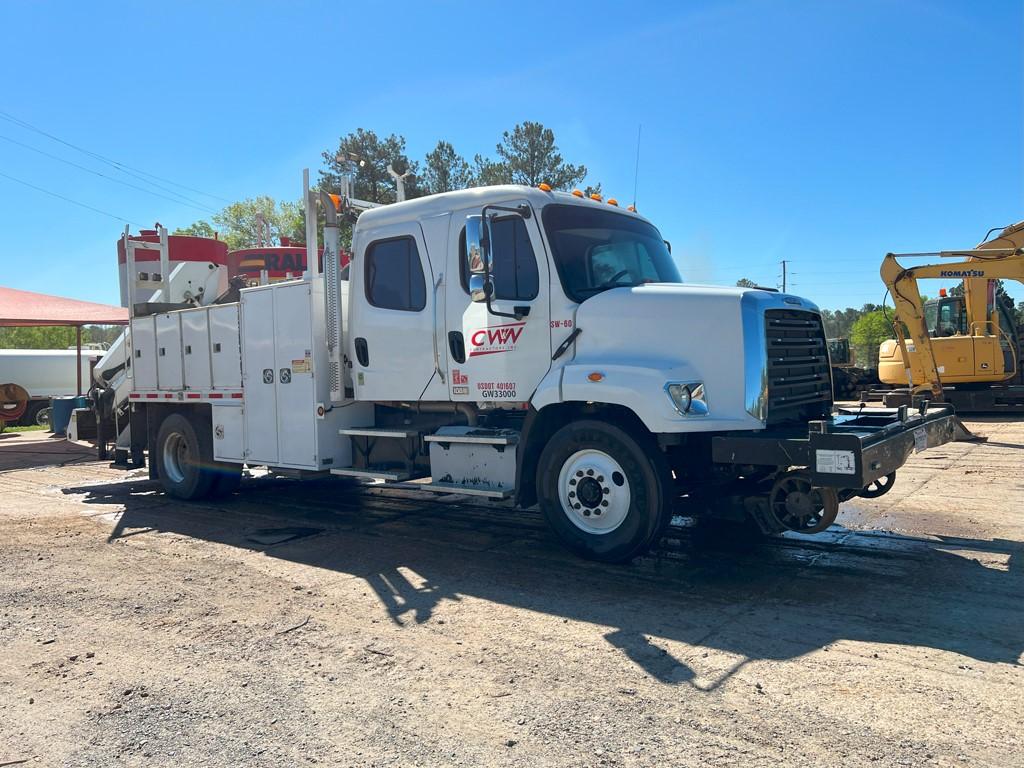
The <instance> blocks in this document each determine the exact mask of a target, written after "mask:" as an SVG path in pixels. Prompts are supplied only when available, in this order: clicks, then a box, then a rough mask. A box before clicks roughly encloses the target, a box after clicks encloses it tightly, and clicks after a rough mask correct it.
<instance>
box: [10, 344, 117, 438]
mask: <svg viewBox="0 0 1024 768" xmlns="http://www.w3.org/2000/svg"><path fill="white" fill-rule="evenodd" d="M103 355H104V351H103V350H102V349H99V348H91V349H90V348H88V347H83V349H82V358H81V362H80V363H79V365H81V368H82V370H81V378H80V379H79V374H78V372H76V370H75V368H76V364H75V363H76V357H77V356H78V352H77V350H75V349H0V384H16V385H18V386H19V387H21V388H22V389H24V390H25V391H26V392H28V396H29V400H28V406H27V407H26V408H25V411H24V413H23V414H22V416H21V418H20V419H19V420H18V423H19V424H22V425H30V424H47V423H48V418H47V415H48V413H49V408H50V400H51V399H52V398H55V397H74V396H75V395H76V394H78V382H79V381H82V382H88V381H89V373H90V370H91V369H92V365H93V364H94V363H95V362H96V361H97V360H99V359H100V358H101V357H103ZM22 396H24V395H22Z"/></svg>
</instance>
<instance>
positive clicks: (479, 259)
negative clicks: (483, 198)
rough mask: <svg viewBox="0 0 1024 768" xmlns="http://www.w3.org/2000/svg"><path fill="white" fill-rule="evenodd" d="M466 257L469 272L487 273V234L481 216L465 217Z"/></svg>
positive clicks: (475, 273) (476, 273)
mask: <svg viewBox="0 0 1024 768" xmlns="http://www.w3.org/2000/svg"><path fill="white" fill-rule="evenodd" d="M466 259H467V260H468V261H469V274H471V275H486V274H487V271H488V270H487V236H486V234H485V233H484V218H483V216H467V217H466ZM474 301H475V299H474Z"/></svg>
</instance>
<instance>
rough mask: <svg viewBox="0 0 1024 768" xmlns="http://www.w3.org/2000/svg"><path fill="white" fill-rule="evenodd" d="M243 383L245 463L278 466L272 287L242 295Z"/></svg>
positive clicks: (253, 289)
mask: <svg viewBox="0 0 1024 768" xmlns="http://www.w3.org/2000/svg"><path fill="white" fill-rule="evenodd" d="M241 305H242V311H241V325H242V328H241V337H242V379H243V384H244V387H245V418H244V421H245V460H246V461H247V462H249V463H252V464H270V465H275V464H277V462H278V448H277V393H276V391H275V390H276V382H277V361H276V360H275V359H274V338H275V336H274V294H273V291H272V289H271V287H270V286H266V287H260V288H250V289H247V290H245V291H242V301H241Z"/></svg>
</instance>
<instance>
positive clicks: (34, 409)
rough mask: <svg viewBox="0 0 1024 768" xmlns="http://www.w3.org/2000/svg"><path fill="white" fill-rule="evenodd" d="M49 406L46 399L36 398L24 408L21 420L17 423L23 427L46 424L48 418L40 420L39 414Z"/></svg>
mask: <svg viewBox="0 0 1024 768" xmlns="http://www.w3.org/2000/svg"><path fill="white" fill-rule="evenodd" d="M49 407H50V403H49V401H48V400H37V401H36V402H33V403H29V404H28V408H26V409H25V413H24V415H23V416H22V417H21V421H19V422H18V423H19V424H21V425H22V426H25V427H36V426H46V425H47V424H49V423H50V420H49V418H47V419H46V420H45V421H40V420H39V414H40V413H42V412H43V411H45V410H46V409H47V408H49Z"/></svg>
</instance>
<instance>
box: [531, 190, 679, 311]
mask: <svg viewBox="0 0 1024 768" xmlns="http://www.w3.org/2000/svg"><path fill="white" fill-rule="evenodd" d="M544 230H545V232H546V233H547V236H548V242H549V243H550V245H551V255H552V257H553V258H554V260H555V266H556V267H557V268H558V274H559V277H560V278H561V280H562V287H563V288H565V292H566V294H567V295H568V296H569V297H570V298H572V299H574V300H576V301H583V300H585V299H587V298H589V297H591V296H593V295H594V294H596V293H599V292H600V291H605V290H608V289H610V288H618V287H621V286H629V285H640V284H642V283H681V282H682V278H681V277H680V275H679V269H678V268H677V267H676V264H675V262H674V261H673V260H672V254H670V253H669V250H668V246H667V245H666V244H665V241H664V240H662V238H661V235H660V234H659V233H658V230H657V229H655V228H654V227H653V226H651V225H650V224H648V223H647V222H646V221H643V220H642V219H639V218H636V217H635V216H630V215H628V214H623V213H616V212H615V211H609V210H607V209H602V208H597V207H596V206H595V207H593V208H591V207H589V206H582V205H549V206H546V207H545V208H544Z"/></svg>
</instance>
